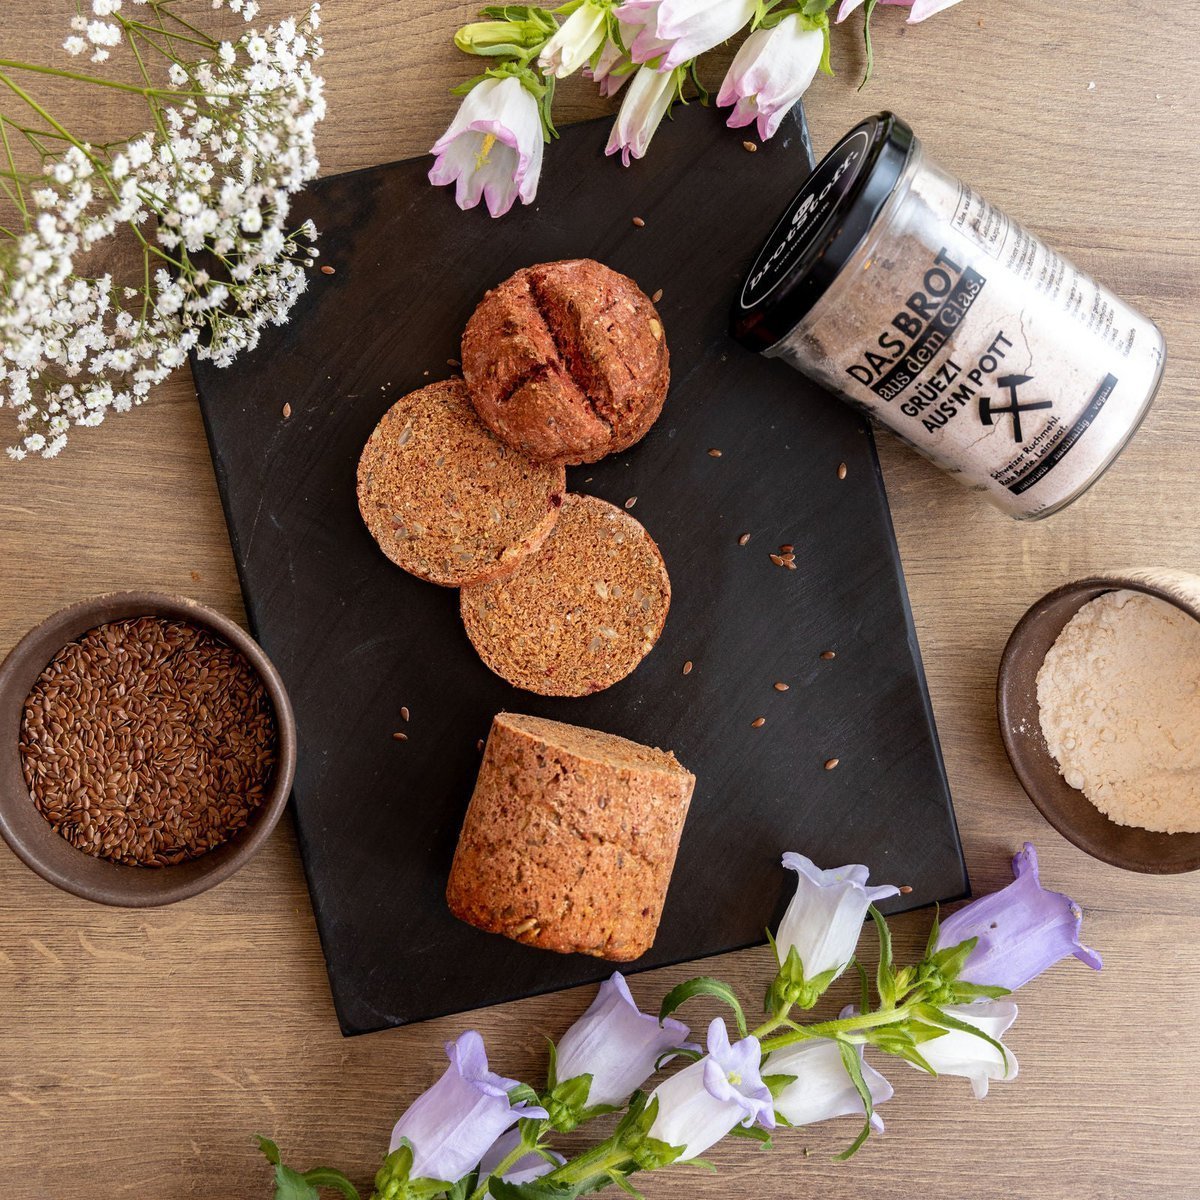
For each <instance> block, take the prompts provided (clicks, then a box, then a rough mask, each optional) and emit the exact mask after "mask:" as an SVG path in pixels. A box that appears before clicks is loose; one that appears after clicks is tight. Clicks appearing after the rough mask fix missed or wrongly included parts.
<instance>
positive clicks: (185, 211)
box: [0, 0, 325, 459]
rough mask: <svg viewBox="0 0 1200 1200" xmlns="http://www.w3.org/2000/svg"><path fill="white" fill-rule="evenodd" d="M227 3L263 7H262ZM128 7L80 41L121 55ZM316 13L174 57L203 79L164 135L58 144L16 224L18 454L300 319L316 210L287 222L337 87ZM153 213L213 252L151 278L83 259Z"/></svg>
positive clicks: (100, 12) (6, 388)
mask: <svg viewBox="0 0 1200 1200" xmlns="http://www.w3.org/2000/svg"><path fill="white" fill-rule="evenodd" d="M133 2H134V3H140V0H133ZM219 6H220V2H219V0H218V4H217V7H219ZM228 7H229V8H230V9H231V10H232V11H235V12H240V13H241V15H242V16H243V17H244V18H245V19H247V20H250V19H253V17H254V16H255V15H256V13H257V8H258V6H257V4H256V3H253V2H249V3H247V2H245V0H230V2H229V5H228ZM120 8H121V2H120V0H91V10H92V16H93V17H94V18H96V19H94V20H90V21H89V20H87V19H86V18H84V17H82V16H80V17H77V18H76V19H75V20H73V21H72V28H73V29H74V30H75V31H76V33H77V34H84V35H86V40H85V37H77V38H75V39H73V40H72V39H68V40H69V41H70V45H69V46H68V47H67V48H68V50H71V49H77V50H78V51H79V52H81V53H82V52H86V51H87V49H88V46H89V44H90V45H91V47H93V49H94V54H95V55H96V56H100V57H107V55H108V51H109V49H110V48H111V47H114V46H117V45H120V43H121V40H122V34H121V27H120V25H119V24H117V23H114V22H108V21H105V20H104V18H106V17H111V16H112V15H113V14H114V13H116V12H117V11H118V10H119V9H120ZM316 27H317V15H316V9H315V7H314V9H313V10H312V11H311V12H310V14H309V16H308V17H307V18H306V19H305V20H304V21H303V22H300V23H294V22H292V21H284V22H281V23H280V24H279V25H278V26H273V27H268V28H267V29H265V30H264V31H262V33H257V32H255V31H254V30H247V32H246V33H245V34H244V35H243V36H242V37H241V38H240V39H237V40H236V41H233V42H227V43H223V44H222V45H221V46H220V47H219V48H218V50H217V51H216V53H215V54H214V56H213V58H212V60H211V61H210V62H206V63H193V64H189V65H181V66H179V67H178V68H177V69H175V70H172V71H171V72H170V78H171V81H172V83H173V84H174V85H175V86H176V87H179V88H182V87H183V86H184V85H185V84H186V85H187V88H188V94H187V95H185V96H181V97H178V98H174V99H175V102H174V103H173V104H168V105H164V106H163V107H162V110H161V118H162V121H163V124H164V126H165V128H166V130H167V134H166V135H165V136H164V135H162V134H145V135H143V136H141V137H138V138H135V139H133V140H131V141H129V142H128V143H127V144H125V145H124V146H123V147H120V148H116V149H114V150H113V151H112V152H105V151H99V152H97V151H93V150H91V149H87V150H86V151H85V150H81V149H78V148H76V147H71V148H70V149H68V150H67V151H66V152H64V153H61V154H56V155H51V156H50V159H49V161H48V162H47V164H46V168H45V172H46V173H45V176H44V179H43V180H42V181H41V182H39V183H38V184H37V185H36V186H34V187H30V188H28V189H27V190H26V197H27V199H28V200H31V201H32V206H31V212H30V217H29V220H28V222H27V223H26V226H25V232H21V231H20V230H18V232H17V234H16V235H15V236H14V237H12V238H4V237H0V405H3V406H7V407H9V408H11V409H12V410H13V411H14V413H15V414H16V417H17V421H18V429H19V431H20V435H21V436H20V441H19V444H18V445H16V446H13V447H10V449H9V451H8V453H9V456H10V457H11V458H14V459H20V458H24V457H26V456H27V455H28V454H30V453H35V454H40V455H41V456H43V457H53V456H54V455H57V454H58V453H59V452H60V451H61V450H62V449H63V447H64V446H65V445H66V442H67V436H68V431H69V429H70V427H71V425H75V426H76V427H92V426H95V425H97V424H99V423H100V422H101V421H103V420H104V418H105V415H106V414H107V413H108V412H125V411H128V410H129V409H130V408H133V407H135V406H137V405H139V404H141V403H142V402H143V400H145V399H146V397H147V396H148V394H149V393H150V391H151V389H152V388H153V387H154V386H155V385H156V384H158V383H160V382H161V381H162V380H163V379H165V378H166V377H167V375H168V374H169V373H170V372H171V371H172V370H175V369H176V368H178V367H179V366H181V365H182V364H183V363H184V362H185V361H186V358H187V355H188V354H189V353H190V352H193V351H194V352H195V353H196V354H197V355H199V356H200V357H202V358H207V359H209V360H210V361H212V362H214V363H216V364H217V365H222V366H223V365H227V364H228V363H229V362H231V361H232V360H233V358H234V357H235V356H236V355H237V354H238V353H240V352H241V351H243V350H248V349H251V348H252V347H254V346H255V345H256V344H257V343H258V341H259V339H260V337H261V334H262V330H263V329H264V328H265V327H266V326H267V325H268V324H278V323H281V322H283V321H284V320H286V318H287V315H288V312H289V311H290V308H291V306H292V304H293V303H294V302H295V300H296V298H297V297H298V296H299V295H300V293H301V292H302V291H303V290H304V288H305V286H306V282H307V280H306V276H305V272H304V269H303V266H302V264H304V265H311V264H312V261H313V256H314V251H313V248H312V246H311V240H312V238H314V237H315V231H314V230H313V229H312V226H311V223H310V222H305V225H304V226H303V227H302V228H301V229H300V230H298V231H295V232H291V233H289V231H288V229H287V226H286V221H287V217H288V209H289V207H290V202H291V194H292V193H293V192H295V191H296V190H298V189H299V188H300V187H302V186H303V185H304V184H305V183H306V182H307V181H308V180H310V179H312V178H313V177H314V176H315V175H316V172H317V160H316V156H315V153H314V149H313V133H314V129H315V126H316V124H317V123H318V122H319V121H320V120H321V119H322V117H323V116H324V111H325V101H324V95H323V84H322V81H321V79H320V78H319V76H317V75H316V74H315V73H314V71H313V63H314V62H315V60H316V59H318V58H319V57H320V55H321V53H322V47H321V44H320V40H319V38H317V37H316V36H315V30H316ZM193 93H195V94H193ZM200 93H202V94H200ZM93 177H96V178H95V180H94V184H95V186H93ZM150 218H153V219H154V221H155V225H156V228H155V233H154V241H155V242H156V244H157V245H158V246H161V247H162V248H163V249H164V250H165V251H167V252H168V253H170V254H172V255H173V256H174V255H177V254H178V252H179V248H180V247H181V246H184V245H186V247H187V249H188V250H189V252H191V253H200V252H203V253H205V254H206V255H208V256H209V260H210V261H211V262H212V264H213V265H212V266H211V267H207V268H206V269H204V270H200V269H198V268H197V267H196V266H195V265H194V264H193V262H192V260H191V259H190V258H187V259H184V260H183V263H184V265H183V267H182V268H181V269H179V268H173V270H174V274H172V273H168V271H167V270H165V269H153V270H152V274H151V278H150V282H149V284H148V286H146V287H145V288H143V287H140V286H117V287H115V288H114V285H113V280H112V279H111V277H109V276H102V277H100V278H99V279H96V278H91V277H88V276H85V275H84V274H82V273H77V267H76V260H77V258H78V256H79V255H80V254H82V253H83V252H84V251H87V250H90V249H92V248H98V247H99V246H100V245H101V244H102V243H103V242H105V241H106V240H107V239H109V238H111V237H112V236H113V235H114V233H116V232H117V231H118V230H119V229H120V228H122V227H123V226H124V225H125V224H127V223H128V224H133V225H135V226H136V225H137V224H140V223H144V222H146V221H147V220H149V219H150ZM144 236H149V235H148V234H147V235H144ZM147 254H148V258H147V261H148V262H149V263H150V264H151V266H152V267H154V266H155V259H154V257H153V256H152V255H151V254H150V252H147ZM122 283H124V281H122Z"/></svg>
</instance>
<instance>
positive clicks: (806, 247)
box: [732, 112, 916, 351]
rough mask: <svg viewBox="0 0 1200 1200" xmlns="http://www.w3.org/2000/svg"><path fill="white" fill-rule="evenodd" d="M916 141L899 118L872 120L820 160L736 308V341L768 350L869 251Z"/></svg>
mask: <svg viewBox="0 0 1200 1200" xmlns="http://www.w3.org/2000/svg"><path fill="white" fill-rule="evenodd" d="M915 141H916V138H915V137H914V136H913V131H912V129H911V128H910V127H909V126H908V125H907V124H906V123H905V122H904V121H902V120H901V119H900V118H899V117H897V116H895V115H894V114H893V113H889V112H884V113H880V114H879V115H878V116H875V117H868V118H867V119H866V120H865V121H863V122H862V124H861V125H856V126H855V127H854V128H853V129H852V130H851V131H850V132H849V133H848V134H846V136H845V137H844V138H842V140H841V141H840V142H838V144H837V145H836V146H835V147H834V148H833V149H832V150H831V151H830V152H829V153H828V154H827V155H826V156H825V157H824V158H823V159H822V160H821V162H820V164H819V165H818V166H817V167H816V169H815V170H814V171H813V173H812V174H811V175H810V176H809V177H808V179H807V180H806V181H805V183H804V186H803V187H802V188H801V189H800V191H799V192H798V193H797V194H796V197H795V198H794V199H793V200H792V202H791V204H789V205H788V207H787V211H786V212H784V214H783V216H782V217H780V218H779V221H778V222H777V223H776V225H775V228H774V229H772V230H771V233H770V235H769V236H768V237H767V240H766V241H765V242H764V243H763V246H762V249H761V250H759V252H758V254H757V255H756V256H755V259H754V265H753V266H752V267H751V268H750V270H749V272H748V273H747V275H746V278H745V280H744V281H743V283H742V287H741V291H740V292H739V293H738V297H737V300H736V301H735V302H734V306H733V313H732V332H733V336H734V337H735V338H737V339H738V341H740V342H741V343H742V344H743V345H745V346H748V347H749V348H750V349H751V350H759V351H762V350H769V349H770V348H771V347H772V346H774V345H775V344H776V343H777V342H779V341H781V340H782V339H783V338H785V337H787V335H788V334H789V333H791V331H792V330H793V329H794V328H795V327H796V324H797V322H799V320H800V319H801V318H802V317H803V316H804V315H805V314H806V313H807V312H808V311H809V310H810V309H811V308H812V307H813V305H814V304H816V302H817V301H818V300H819V299H820V298H821V296H823V295H824V294H825V291H826V289H828V287H829V285H830V284H831V283H833V281H834V279H836V278H837V276H838V274H839V273H840V272H841V270H842V268H843V267H844V266H845V265H846V263H847V262H849V260H850V258H851V257H852V256H853V254H854V252H855V251H856V250H857V249H858V247H859V246H860V245H861V244H862V241H863V239H864V238H865V237H866V236H867V233H868V232H869V231H870V229H871V226H872V225H873V224H874V223H875V219H876V218H877V217H878V216H879V213H880V211H881V210H882V208H883V206H884V205H885V204H886V203H887V201H888V198H889V197H890V196H891V194H892V192H893V190H894V189H895V187H896V185H897V183H899V181H900V177H901V176H902V175H903V173H904V168H905V167H906V166H907V164H908V159H909V155H910V153H911V151H912V148H913V145H914V143H915Z"/></svg>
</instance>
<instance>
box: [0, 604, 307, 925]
mask: <svg viewBox="0 0 1200 1200" xmlns="http://www.w3.org/2000/svg"><path fill="white" fill-rule="evenodd" d="M295 763H296V728H295V721H294V719H293V716H292V708H291V704H290V702H289V700H288V697H287V693H286V691H285V690H284V687H283V682H282V680H281V679H280V677H279V674H278V672H277V671H276V670H275V668H274V666H273V665H272V664H271V662H270V660H269V659H268V658H267V656H266V655H265V654H264V653H263V651H262V649H261V648H260V647H259V646H258V644H257V643H256V642H255V641H254V639H253V638H251V637H250V636H249V635H248V634H246V633H245V632H244V631H243V630H242V629H241V628H240V627H239V626H238V625H236V624H235V623H234V622H233V621H231V620H229V619H228V618H227V617H224V616H222V615H221V614H220V613H218V612H215V611H214V610H212V609H210V608H206V607H205V606H204V605H201V604H197V603H196V602H195V601H194V600H187V599H185V598H183V597H180V596H170V595H165V594H162V593H158V592H118V593H114V594H111V595H106V596H98V597H96V598H95V599H92V600H84V601H81V602H80V603H78V604H75V605H72V606H71V607H70V608H65V609H63V610H62V611H61V612H57V613H55V614H54V615H53V616H51V617H48V618H47V619H46V620H45V621H43V622H42V623H41V624H40V625H39V626H37V628H35V629H34V630H32V631H31V632H30V633H28V634H26V636H25V637H24V638H23V639H22V640H21V641H20V642H18V643H17V645H16V646H15V647H14V648H13V650H12V651H11V653H10V654H9V655H8V657H7V658H6V659H5V660H4V662H3V664H2V665H0V835H2V836H3V837H4V840H5V841H7V842H8V844H9V846H11V847H12V849H13V851H14V852H15V853H16V854H17V855H18V856H19V857H20V858H21V859H23V860H24V862H25V863H26V864H28V865H29V866H30V867H32V868H33V870H35V871H36V872H37V873H38V874H39V875H41V876H42V878H43V879H46V880H48V881H49V882H50V883H53V884H54V885H55V886H57V887H60V888H62V889H63V890H64V891H68V892H72V893H74V894H75V895H77V896H82V897H84V898H85V899H88V900H95V901H98V902H100V903H103V904H114V905H121V906H124V907H130V908H143V907H150V906H154V905H161V904H171V903H173V902H174V901H176V900H183V899H185V898H187V897H188V896H194V895H196V894H197V893H198V892H202V891H205V890H206V889H208V888H210V887H213V886H214V885H215V884H217V883H220V882H221V881H222V880H223V879H227V878H228V877H229V876H230V875H232V874H233V873H234V872H235V871H236V870H237V869H238V868H239V867H241V866H242V865H243V864H244V863H245V862H247V861H248V860H249V859H250V858H251V857H252V856H253V855H254V854H255V853H256V852H257V851H258V849H259V847H260V846H261V845H262V843H263V842H264V841H265V840H266V838H267V836H268V835H269V834H270V832H271V830H272V829H273V828H274V827H275V824H276V823H277V822H278V820H279V818H280V816H281V815H282V813H283V809H284V807H285V805H286V804H287V799H288V795H289V793H290V792H291V787H292V776H293V774H294V771H295Z"/></svg>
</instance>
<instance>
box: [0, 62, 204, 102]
mask: <svg viewBox="0 0 1200 1200" xmlns="http://www.w3.org/2000/svg"><path fill="white" fill-rule="evenodd" d="M0 71H32V72H33V73H34V74H35V75H53V76H54V77H55V78H57V79H73V80H75V82H76V83H91V84H95V86H96V87H105V88H113V89H115V90H116V91H118V92H132V93H133V94H134V95H136V96H145V97H146V98H147V99H149V98H150V97H151V96H172V97H175V96H202V97H204V96H207V95H208V93H207V92H203V91H199V92H185V91H180V90H178V89H176V88H156V87H138V86H137V84H134V83H121V82H119V81H118V80H116V79H101V78H100V77H99V76H98V75H84V74H83V73H82V72H81V71H65V70H63V69H62V68H61V67H43V66H39V65H38V64H37V63H27V62H19V61H17V60H16V59H11V58H0ZM9 86H10V87H11V86H13V85H12V84H11V83H9Z"/></svg>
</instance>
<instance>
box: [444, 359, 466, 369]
mask: <svg viewBox="0 0 1200 1200" xmlns="http://www.w3.org/2000/svg"><path fill="white" fill-rule="evenodd" d="M446 366H448V367H461V366H462V363H460V362H459V361H458V359H457V358H448V359H446Z"/></svg>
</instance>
